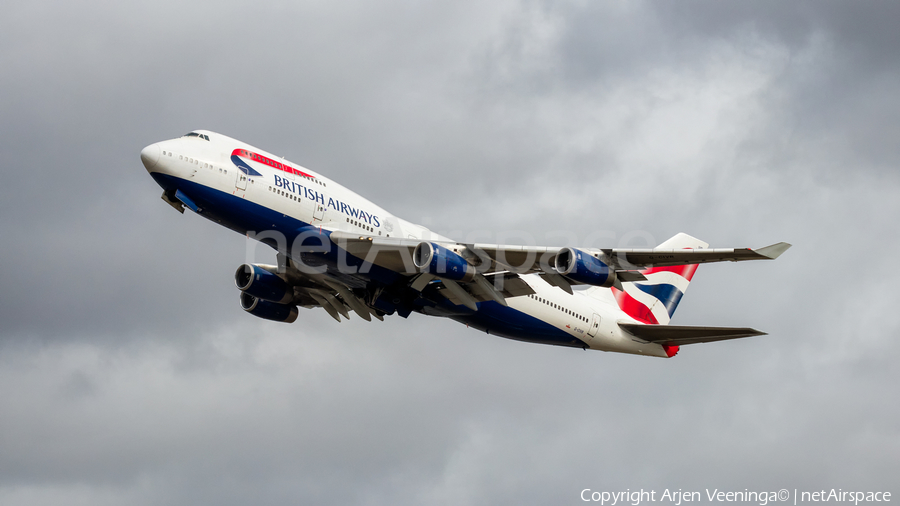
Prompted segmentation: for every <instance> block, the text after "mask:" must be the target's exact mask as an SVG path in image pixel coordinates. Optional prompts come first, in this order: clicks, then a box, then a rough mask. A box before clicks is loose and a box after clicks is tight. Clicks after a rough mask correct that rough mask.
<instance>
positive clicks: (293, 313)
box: [241, 292, 299, 323]
mask: <svg viewBox="0 0 900 506" xmlns="http://www.w3.org/2000/svg"><path fill="white" fill-rule="evenodd" d="M241 307H242V308H243V309H244V311H246V312H248V313H250V314H252V315H253V316H258V317H260V318H265V319H266V320H272V321H273V322H284V323H294V321H296V320H297V315H298V314H299V313H298V311H297V306H294V305H291V304H279V303H277V302H269V301H267V300H262V299H260V298H257V297H254V296H253V295H250V294H249V293H247V292H243V293H241Z"/></svg>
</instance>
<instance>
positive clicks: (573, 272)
mask: <svg viewBox="0 0 900 506" xmlns="http://www.w3.org/2000/svg"><path fill="white" fill-rule="evenodd" d="M554 267H556V270H557V271H558V272H559V273H560V274H562V275H563V276H566V277H568V278H570V279H573V280H575V281H577V282H579V283H584V284H586V285H593V286H604V287H609V286H612V285H613V284H614V283H615V282H616V271H614V270H612V269H610V268H609V266H608V265H606V264H605V263H603V262H602V261H601V260H600V259H598V258H596V257H594V255H591V254H590V253H588V252H586V251H582V250H580V249H574V248H563V249H561V250H559V253H557V254H556V262H555V265H554Z"/></svg>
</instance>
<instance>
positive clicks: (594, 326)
mask: <svg viewBox="0 0 900 506" xmlns="http://www.w3.org/2000/svg"><path fill="white" fill-rule="evenodd" d="M598 330H600V315H598V314H597V313H594V318H593V319H592V320H591V328H589V329H588V335H589V336H591V337H597V331H598Z"/></svg>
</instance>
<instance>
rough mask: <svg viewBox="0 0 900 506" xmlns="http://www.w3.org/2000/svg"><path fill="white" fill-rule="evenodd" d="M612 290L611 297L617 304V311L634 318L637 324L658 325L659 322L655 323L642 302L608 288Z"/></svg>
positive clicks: (648, 309) (615, 289) (651, 313)
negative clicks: (619, 310)
mask: <svg viewBox="0 0 900 506" xmlns="http://www.w3.org/2000/svg"><path fill="white" fill-rule="evenodd" d="M610 290H612V293H613V296H614V297H615V298H616V302H617V303H618V304H619V309H621V310H622V311H624V312H625V314H627V315H628V316H630V317H632V318H634V319H635V320H637V321H639V322H644V323H649V324H651V325H659V321H657V319H656V317H655V316H653V312H651V311H650V308H649V307H647V306H646V305H645V304H644V303H643V302H640V301H638V300H637V299H635V298H634V297H632V296H631V295H628V294H627V293H625V292H623V291H622V290H619V289H618V288H616V287H610Z"/></svg>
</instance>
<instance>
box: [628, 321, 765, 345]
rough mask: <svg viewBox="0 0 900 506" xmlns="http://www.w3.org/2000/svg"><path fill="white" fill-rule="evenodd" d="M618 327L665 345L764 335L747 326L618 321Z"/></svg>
mask: <svg viewBox="0 0 900 506" xmlns="http://www.w3.org/2000/svg"><path fill="white" fill-rule="evenodd" d="M619 327H621V328H622V330H624V331H625V332H628V333H629V334H631V335H633V336H634V337H637V338H638V339H642V340H644V341H647V342H651V343H657V344H662V345H667V346H680V345H685V344H697V343H712V342H715V341H725V340H727V339H739V338H742V337H754V336H764V335H766V333H765V332H761V331H759V330H756V329H752V328H749V327H695V326H684V325H681V326H679V325H644V324H640V323H619Z"/></svg>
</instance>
